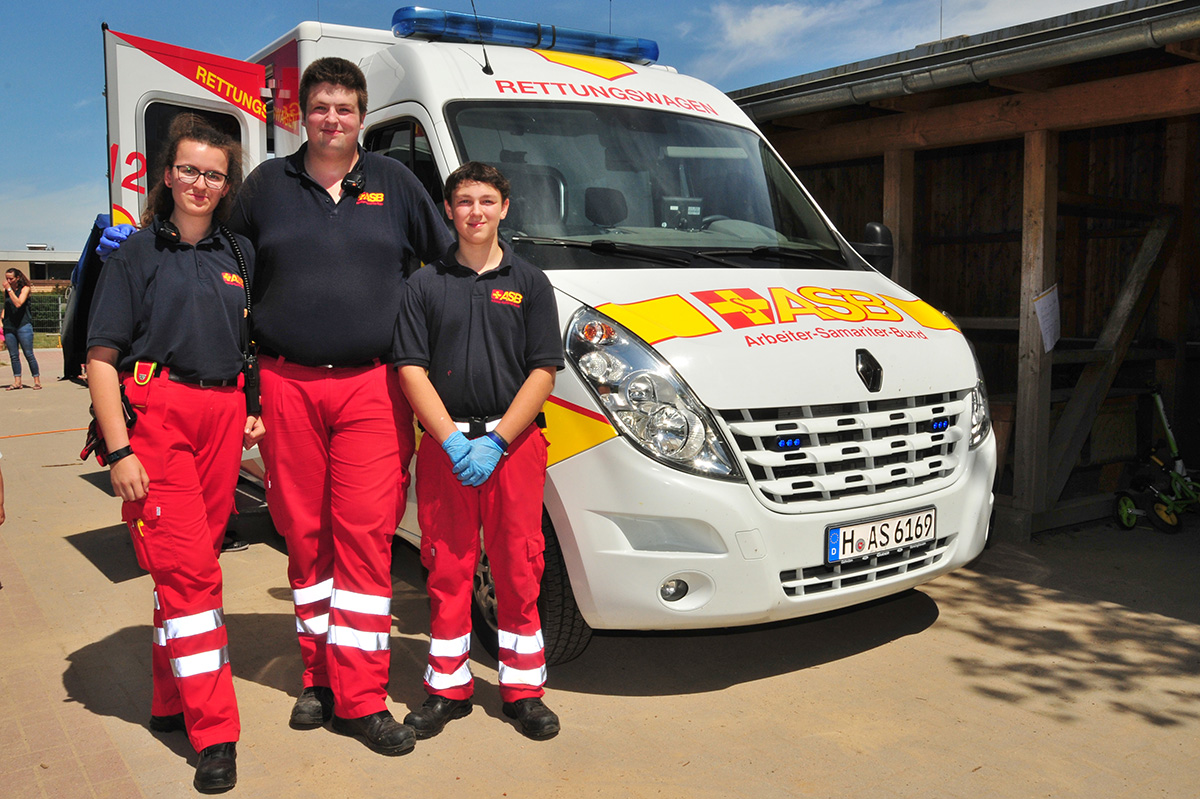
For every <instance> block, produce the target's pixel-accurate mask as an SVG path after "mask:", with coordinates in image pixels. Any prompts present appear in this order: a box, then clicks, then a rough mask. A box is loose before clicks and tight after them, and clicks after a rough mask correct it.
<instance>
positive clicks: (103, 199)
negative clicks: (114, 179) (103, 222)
mask: <svg viewBox="0 0 1200 799" xmlns="http://www.w3.org/2000/svg"><path fill="white" fill-rule="evenodd" d="M107 211H108V197H107V195H106V194H105V191H104V182H103V181H99V182H97V181H93V182H90V183H81V184H78V185H75V186H67V187H63V188H58V189H53V190H51V191H42V190H40V189H39V187H37V186H34V185H31V184H17V183H7V182H6V183H3V184H0V250H24V249H25V244H26V243H29V242H38V243H42V244H49V245H50V246H51V247H53V248H54V249H56V250H67V251H78V250H79V249H80V248H81V247H83V245H84V243H86V241H87V237H88V233H89V232H90V231H91V229H92V222H93V221H95V219H96V214H102V213H107Z"/></svg>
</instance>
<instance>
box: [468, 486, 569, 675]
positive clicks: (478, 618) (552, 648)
mask: <svg viewBox="0 0 1200 799" xmlns="http://www.w3.org/2000/svg"><path fill="white" fill-rule="evenodd" d="M542 536H543V537H544V538H545V540H546V550H545V553H544V555H543V557H544V560H545V570H544V571H543V573H542V585H541V591H540V592H539V593H538V603H537V606H538V616H539V617H540V618H541V621H542V637H543V638H544V639H545V642H546V665H547V666H556V665H558V664H560V663H567V662H569V661H572V660H574V659H575V658H577V657H579V656H580V655H582V654H583V650H585V649H587V645H588V643H589V642H590V641H591V640H592V628H591V627H589V626H588V623H587V622H586V621H584V619H583V616H582V615H580V613H579V606H578V605H576V604H575V594H574V593H573V592H572V590H571V578H570V576H569V575H568V574H567V564H566V563H565V562H564V561H563V557H562V548H561V547H560V546H559V544H558V535H557V534H556V533H555V532H554V525H553V524H552V523H551V522H550V516H549V514H547V513H546V511H545V509H543V510H542ZM471 621H472V627H473V629H474V633H475V638H476V640H478V641H479V643H480V644H482V645H483V648H484V649H485V650H486V651H487V653H488V654H489V655H491V656H492V657H493V658H498V656H499V651H500V646H499V640H498V639H499V626H498V624H497V622H496V589H495V585H494V583H493V582H492V570H491V565H490V564H489V563H488V559H487V553H486V552H483V553H481V555H480V558H479V568H477V569H476V570H475V582H474V586H473V591H472V596H471Z"/></svg>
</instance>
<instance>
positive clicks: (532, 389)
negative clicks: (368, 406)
mask: <svg viewBox="0 0 1200 799" xmlns="http://www.w3.org/2000/svg"><path fill="white" fill-rule="evenodd" d="M508 193H509V184H508V181H507V180H506V179H505V177H504V176H503V175H502V174H500V172H499V171H497V170H496V169H495V168H494V167H492V166H489V165H487V164H482V163H479V162H475V161H472V162H468V163H466V164H463V165H462V166H461V167H459V168H458V169H456V170H455V171H454V172H452V173H451V174H450V176H449V177H448V178H447V179H446V187H445V197H446V201H445V205H446V215H447V216H449V217H450V218H451V219H452V220H454V227H455V230H456V231H457V232H458V244H457V245H456V246H455V247H452V248H451V249H450V250H449V252H447V253H446V254H445V255H444V256H443V257H442V258H441V259H440V260H438V261H436V262H435V263H433V264H432V265H430V266H427V267H425V268H424V269H421V270H420V271H418V272H417V273H416V274H414V275H413V276H412V277H411V278H409V281H408V285H407V286H406V287H405V291H404V298H403V303H402V305H401V309H400V314H399V317H398V319H397V323H396V338H395V344H394V353H395V359H396V364H397V366H399V367H400V383H401V385H402V386H403V387H404V391H405V393H406V394H407V395H408V399H409V401H410V402H411V403H412V407H413V410H414V411H415V412H416V415H417V418H418V419H419V420H420V422H421V425H422V427H424V429H425V436H424V438H423V439H422V440H421V449H420V451H419V452H418V454H417V515H418V521H419V523H420V525H421V562H422V564H423V565H424V566H425V567H426V568H427V569H429V579H428V581H427V583H426V585H427V588H428V591H429V601H430V610H431V621H430V643H429V664H428V667H427V668H426V670H425V691H426V693H428V694H429V698H428V699H426V700H425V703H424V704H423V705H422V706H421V707H420V708H418V709H416V710H414V711H413V712H411V713H409V714H408V716H406V717H405V719H404V722H405V724H408V725H410V726H412V727H413V729H414V730H416V734H417V737H418V738H429V737H431V736H433V735H437V734H438V733H439V732H441V731H442V728H443V727H444V726H445V725H446V723H447V722H448V721H450V720H451V719H457V718H461V717H463V716H465V715H467V714H468V713H470V712H471V697H472V694H473V693H474V681H473V679H472V677H471V670H470V665H469V663H468V655H469V652H470V649H471V594H472V581H473V579H474V577H475V569H476V565H477V563H478V560H479V531H480V527H482V528H483V546H484V549H485V550H486V551H487V556H488V561H489V563H490V565H491V572H492V577H493V579H494V581H495V586H496V614H497V621H498V622H499V626H500V634H499V636H500V658H499V659H500V698H501V700H502V702H503V705H502V709H503V712H504V714H505V715H506V716H508V717H510V718H513V719H515V720H516V722H517V724H518V725H519V726H520V728H521V731H522V732H523V733H524V734H525V735H526V736H528V737H529V738H533V739H535V740H544V739H546V738H551V737H553V736H555V735H557V734H558V731H559V720H558V716H557V715H555V714H554V712H553V711H551V710H550V709H549V708H548V707H546V705H545V703H544V702H543V701H542V696H543V695H544V694H545V689H544V685H545V682H546V657H545V650H544V645H543V641H542V629H541V621H540V619H539V617H538V610H537V599H538V592H539V589H540V586H541V580H542V570H543V566H544V562H543V557H542V552H543V550H544V549H545V541H544V539H543V538H542V492H543V489H544V487H545V483H546V439H545V437H544V436H543V435H542V431H541V429H540V428H539V426H538V424H537V419H538V418H539V416H540V414H541V410H542V405H543V404H545V402H546V399H547V398H548V397H549V396H550V392H551V391H552V390H553V388H554V378H555V373H556V372H557V371H558V370H559V369H562V368H563V366H564V363H563V352H562V338H561V336H560V334H559V327H558V310H557V305H556V303H555V299H554V289H553V288H552V287H551V285H550V281H549V279H547V277H546V275H545V274H544V273H543V272H542V271H541V270H540V269H538V268H536V267H534V266H533V265H531V264H529V263H528V262H527V261H524V260H522V259H520V258H517V257H515V256H514V255H513V254H512V252H511V251H510V250H509V249H508V247H507V245H504V244H503V243H501V242H500V241H499V238H498V230H499V225H500V220H501V219H503V218H504V217H505V215H506V214H507V213H508Z"/></svg>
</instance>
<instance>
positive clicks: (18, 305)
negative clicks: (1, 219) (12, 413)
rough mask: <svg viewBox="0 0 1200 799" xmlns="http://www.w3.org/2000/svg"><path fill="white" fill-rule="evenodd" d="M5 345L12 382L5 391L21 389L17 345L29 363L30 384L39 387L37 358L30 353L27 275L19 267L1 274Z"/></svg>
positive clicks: (31, 336)
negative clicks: (11, 372)
mask: <svg viewBox="0 0 1200 799" xmlns="http://www.w3.org/2000/svg"><path fill="white" fill-rule="evenodd" d="M3 289H4V314H3V315H4V344H5V346H7V347H8V358H9V360H10V361H12V371H13V381H12V385H11V386H9V387H8V389H7V390H8V391H12V390H13V389H18V388H24V386H23V385H22V384H21V360H20V358H19V354H18V347H19V348H20V351H21V352H24V353H25V360H26V361H28V362H29V373H30V374H31V375H33V387H34V388H36V389H40V388H41V387H42V377H41V372H39V371H38V362H37V358H35V357H34V355H33V317H32V316H31V315H30V313H29V291H30V287H29V278H27V277H25V273H24V272H22V271H21V270H20V269H9V270H8V271H6V272H5V273H4V281H3Z"/></svg>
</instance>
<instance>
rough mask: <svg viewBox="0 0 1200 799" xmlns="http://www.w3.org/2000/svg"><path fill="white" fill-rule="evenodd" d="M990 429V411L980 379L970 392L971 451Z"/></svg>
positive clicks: (985, 388)
mask: <svg viewBox="0 0 1200 799" xmlns="http://www.w3.org/2000/svg"><path fill="white" fill-rule="evenodd" d="M991 429H992V411H991V409H990V408H988V398H987V387H986V386H985V385H984V384H983V378H982V377H981V378H979V380H978V381H977V382H976V383H975V388H974V389H972V390H971V449H975V448H976V447H978V446H979V445H980V444H982V443H983V440H984V439H985V438H987V434H988V431H989V430H991Z"/></svg>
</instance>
